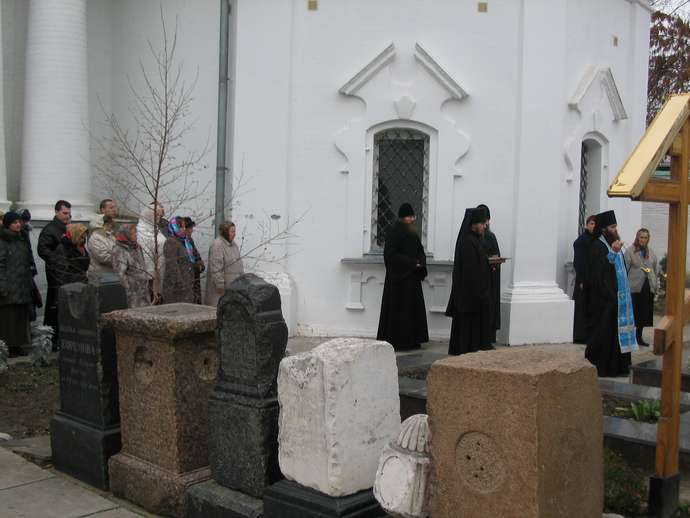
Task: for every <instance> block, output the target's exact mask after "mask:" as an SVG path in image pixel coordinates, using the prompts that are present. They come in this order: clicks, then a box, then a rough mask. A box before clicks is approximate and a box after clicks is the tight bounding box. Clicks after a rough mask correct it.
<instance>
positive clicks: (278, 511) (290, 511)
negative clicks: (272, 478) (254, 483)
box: [264, 480, 386, 518]
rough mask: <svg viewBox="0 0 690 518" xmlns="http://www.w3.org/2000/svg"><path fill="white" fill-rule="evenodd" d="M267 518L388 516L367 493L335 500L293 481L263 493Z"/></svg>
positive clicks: (282, 481)
mask: <svg viewBox="0 0 690 518" xmlns="http://www.w3.org/2000/svg"><path fill="white" fill-rule="evenodd" d="M264 516H265V517H266V518H326V517H331V516H332V517H347V518H379V517H384V516H386V513H385V512H384V511H383V510H382V509H381V507H380V506H379V504H378V502H377V501H376V499H375V498H374V492H373V491H372V490H371V489H366V490H364V491H360V492H359V493H355V494H354V495H348V496H341V497H334V496H329V495H327V494H325V493H321V492H320V491H315V490H314V489H310V488H308V487H304V486H302V485H300V484H297V483H296V482H292V481H290V480H281V481H280V482H278V483H276V484H273V485H272V486H271V487H269V488H268V489H267V490H266V492H265V493H264Z"/></svg>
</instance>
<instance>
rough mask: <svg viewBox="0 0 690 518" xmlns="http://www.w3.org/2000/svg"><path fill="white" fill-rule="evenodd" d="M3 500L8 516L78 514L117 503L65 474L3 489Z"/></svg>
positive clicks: (0, 512)
mask: <svg viewBox="0 0 690 518" xmlns="http://www.w3.org/2000/svg"><path fill="white" fill-rule="evenodd" d="M0 503H1V504H0V516H5V517H8V518H9V517H12V518H72V517H74V518H76V517H81V516H91V515H94V514H96V513H99V512H103V511H107V510H110V509H114V508H116V507H117V505H116V504H114V503H113V502H111V501H110V500H107V499H105V498H103V497H101V496H99V495H97V494H95V493H93V492H91V491H88V490H86V489H84V488H82V487H80V486H78V485H77V484H74V483H72V482H70V481H68V480H66V479H64V478H62V477H51V478H48V479H45V480H41V481H40V482H34V483H33V484H26V485H23V486H19V487H15V488H12V489H5V490H0Z"/></svg>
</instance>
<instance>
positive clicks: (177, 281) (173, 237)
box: [163, 217, 196, 304]
mask: <svg viewBox="0 0 690 518" xmlns="http://www.w3.org/2000/svg"><path fill="white" fill-rule="evenodd" d="M163 257H164V258H165V274H164V276H163V302H164V303H165V304H171V303H174V302H188V303H190V304H194V265H195V263H196V257H195V256H194V247H193V245H192V243H191V241H190V240H189V236H188V235H187V232H186V229H185V223H184V218H180V217H175V218H172V219H171V220H170V221H169V223H168V237H167V239H166V240H165V246H164V247H163Z"/></svg>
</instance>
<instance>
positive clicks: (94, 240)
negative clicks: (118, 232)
mask: <svg viewBox="0 0 690 518" xmlns="http://www.w3.org/2000/svg"><path fill="white" fill-rule="evenodd" d="M86 247H87V249H88V251H89V257H90V258H91V263H90V264H89V271H88V272H87V273H88V276H89V279H93V278H96V277H97V276H98V275H99V274H101V273H113V248H114V247H115V236H114V234H113V217H112V216H109V215H105V214H99V215H98V216H96V217H95V218H94V219H93V220H92V221H91V223H89V238H88V240H87V242H86Z"/></svg>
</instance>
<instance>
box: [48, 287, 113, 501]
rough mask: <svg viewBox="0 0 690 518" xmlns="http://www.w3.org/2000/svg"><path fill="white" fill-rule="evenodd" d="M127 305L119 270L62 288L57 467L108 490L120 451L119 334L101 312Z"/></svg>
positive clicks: (54, 441) (53, 425) (54, 442)
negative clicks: (110, 463) (113, 459)
mask: <svg viewBox="0 0 690 518" xmlns="http://www.w3.org/2000/svg"><path fill="white" fill-rule="evenodd" d="M126 308H127V295H126V293H125V289H124V287H123V286H122V284H121V283H120V278H119V276H118V275H115V274H103V275H100V276H98V278H97V279H96V280H95V282H93V283H90V284H82V283H74V284H67V285H65V286H62V287H61V288H60V292H59V305H58V318H59V322H60V326H59V329H60V335H59V339H60V343H61V349H60V355H59V359H58V365H59V370H60V410H59V411H58V412H56V414H55V415H54V416H53V419H52V420H51V422H50V443H51V447H52V455H53V464H54V465H55V468H56V469H58V470H60V471H63V472H65V473H67V474H69V475H71V476H73V477H75V478H77V479H79V480H82V481H84V482H87V483H89V484H91V485H93V486H96V487H98V488H100V489H104V490H107V489H108V459H109V458H110V457H111V456H112V455H114V454H115V453H117V452H119V451H120V447H121V443H120V411H119V404H118V384H117V358H116V353H115V335H114V334H113V331H112V329H110V328H109V327H108V326H107V325H105V323H104V322H103V321H102V319H101V315H103V314H104V313H108V312H110V311H113V310H116V309H126Z"/></svg>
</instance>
